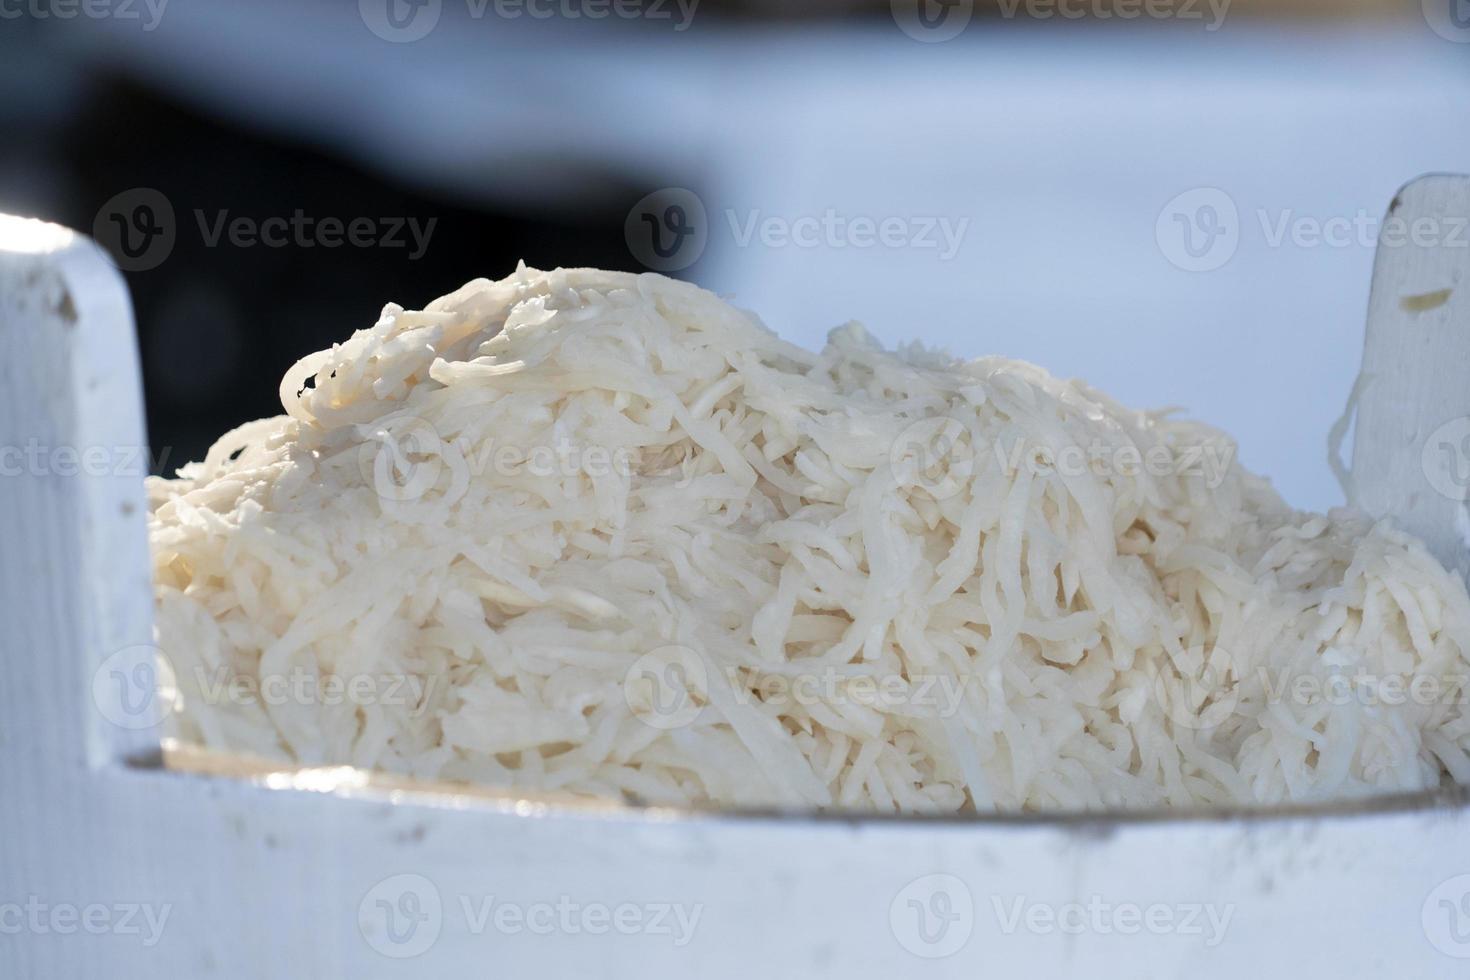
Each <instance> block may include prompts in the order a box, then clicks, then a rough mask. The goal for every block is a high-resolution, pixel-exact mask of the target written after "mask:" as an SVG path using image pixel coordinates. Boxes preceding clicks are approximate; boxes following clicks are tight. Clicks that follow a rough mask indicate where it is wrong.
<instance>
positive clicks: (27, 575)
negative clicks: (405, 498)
mask: <svg viewBox="0 0 1470 980" xmlns="http://www.w3.org/2000/svg"><path fill="white" fill-rule="evenodd" d="M3 227H4V225H3V224H0V228H3ZM11 230H12V231H13V230H14V229H11ZM0 241H3V242H6V243H7V244H6V245H5V246H4V247H0V447H5V446H15V445H23V444H24V443H25V442H26V441H28V440H32V439H35V440H39V441H41V442H43V443H46V444H48V445H51V446H67V445H70V446H78V447H84V446H92V445H103V446H118V445H121V446H127V445H131V444H133V443H135V442H136V443H141V437H142V427H141V415H140V413H139V411H138V403H139V398H138V380H137V371H136V363H135V356H134V353H133V349H132V338H131V331H130V322H129V317H128V314H127V306H126V301H125V296H124V293H123V289H122V286H121V283H120V282H119V280H118V279H117V277H116V275H115V274H114V273H113V272H112V271H111V270H110V268H109V267H108V266H107V264H106V262H105V260H104V259H103V258H102V257H101V256H100V254H99V253H98V252H97V251H96V250H95V248H94V247H93V246H91V245H90V243H88V242H86V241H85V240H82V239H56V240H55V241H54V243H53V244H52V245H50V246H46V245H45V241H46V240H45V238H44V236H40V235H39V233H37V234H34V235H33V236H32V238H31V239H29V240H25V241H18V240H17V238H16V236H14V235H12V236H11V238H9V239H4V238H0ZM68 299H69V300H70V302H68ZM138 494H139V487H138V481H137V480H136V479H134V478H133V477H131V476H126V475H121V474H103V475H102V476H97V477H92V476H86V477H76V476H64V475H61V474H58V473H55V472H43V473H39V474H22V475H18V476H14V475H13V476H8V477H7V476H0V614H3V617H4V619H3V622H4V624H5V629H4V630H3V631H0V666H3V673H0V978H4V980H12V978H14V980H70V978H74V977H75V978H81V977H102V976H105V977H108V978H115V980H143V978H150V980H152V978H157V977H160V976H164V977H188V978H196V977H197V978H209V977H222V978H240V980H254V978H261V977H270V978H273V980H274V978H291V977H303V978H311V980H328V978H338V977H343V978H345V977H351V978H354V980H358V978H375V977H404V978H425V977H433V978H435V980H440V978H443V980H454V978H460V977H464V978H470V977H473V978H486V977H499V976H505V977H517V976H547V977H578V978H580V977H640V978H642V977H652V976H698V977H711V978H726V977H729V978H735V977H739V978H742V980H746V978H749V977H750V976H773V977H777V976H779V977H785V976H793V977H825V976H831V977H843V978H859V977H885V978H886V977H895V976H902V977H908V976H920V975H922V976H934V977H967V978H969V977H975V976H992V977H1011V976H1028V975H1035V976H1069V975H1080V974H1081V973H1082V972H1083V971H1086V974H1087V975H1089V976H1098V977H1130V978H1131V977H1173V976H1181V975H1188V976H1190V977H1193V978H1199V980H1210V978H1217V977H1218V978H1224V977H1231V978H1235V977H1239V976H1242V975H1245V976H1260V975H1263V974H1264V975H1266V976H1338V977H1344V978H1355V977H1364V978H1366V977H1380V976H1384V975H1395V976H1406V977H1408V976H1412V977H1415V978H1416V980H1419V978H1428V980H1434V978H1440V977H1444V978H1449V977H1458V976H1463V966H1464V960H1463V959H1457V958H1456V957H1458V956H1460V955H1462V954H1465V955H1470V942H1463V943H1462V942H1460V941H1459V940H1456V939H1455V935H1456V934H1454V933H1452V932H1448V931H1447V929H1446V927H1445V925H1444V923H1445V921H1452V920H1444V919H1443V916H1444V914H1445V911H1446V910H1445V908H1443V907H1442V903H1444V902H1446V901H1448V902H1449V903H1450V904H1449V911H1450V912H1454V910H1455V907H1456V906H1455V902H1457V901H1459V900H1460V898H1461V895H1462V892H1461V889H1462V888H1463V890H1464V893H1465V894H1467V895H1470V879H1465V883H1464V884H1462V883H1461V881H1460V877H1459V876H1462V875H1470V814H1467V811H1466V809H1465V807H1464V806H1463V800H1460V799H1458V798H1457V799H1456V800H1455V801H1452V802H1453V803H1454V805H1440V806H1423V805H1419V806H1415V807H1406V806H1404V805H1402V804H1399V805H1394V804H1385V805H1375V806H1374V807H1372V808H1367V809H1365V808H1363V807H1358V806H1352V805H1348V806H1342V807H1336V808H1332V809H1331V810H1330V811H1327V812H1326V813H1325V814H1324V813H1319V814H1316V815H1312V814H1295V815H1278V816H1272V817H1256V818H1252V819H1249V820H1245V819H1238V818H1228V817H1217V818H1212V819H1204V820H1183V819H1170V820H1124V821H1102V820H1088V821H1047V820H1010V821H1007V820H990V821H977V822H969V823H966V822H954V823H934V824H930V823H921V822H912V821H904V822H883V821H845V820H825V821H812V820H805V819H746V818H714V817H694V818H677V819H670V818H668V817H667V816H664V815H660V814H656V813H654V814H645V813H628V814H623V815H621V816H593V815H587V814H584V813H578V812H569V811H556V810H545V809H538V808H536V807H530V806H527V807H522V808H514V807H513V808H509V809H506V808H492V807H486V806H482V805H478V804H476V803H475V802H473V801H469V800H466V799H463V798H459V797H454V796H444V797H442V798H440V799H439V800H438V801H437V802H435V803H432V804H430V803H426V802H423V801H420V800H409V799H403V798H395V797H393V796H391V795H388V796H374V795H372V794H362V793H358V794H352V793H348V792H346V791H337V790H334V791H332V792H324V791H307V790H305V789H303V788H301V787H302V786H303V785H308V784H311V782H312V781H311V780H307V779H304V778H301V779H298V780H297V781H296V782H295V783H290V781H289V780H284V779H283V780H279V781H273V780H272V779H270V778H267V779H265V780H264V781H247V780H243V779H228V778H206V777H203V776H197V775H185V774H181V773H178V772H171V771H164V770H161V769H156V768H147V767H141V768H140V767H137V766H129V765H126V764H124V762H123V761H122V760H123V759H125V758H129V757H132V756H135V755H136V754H137V752H138V750H139V749H141V748H145V747H146V746H147V745H148V744H149V743H150V740H151V739H152V737H153V736H152V734H151V733H131V734H122V733H117V732H114V731H112V730H111V729H112V728H114V727H116V726H111V725H110V723H109V722H108V720H107V717H106V716H107V714H109V713H110V712H109V711H104V710H102V709H101V708H99V707H98V705H97V704H95V703H94V699H93V697H92V694H91V677H90V674H91V673H92V672H93V671H94V670H95V669H96V665H97V664H99V663H102V662H103V661H104V659H105V658H106V657H107V656H108V655H109V654H110V653H111V652H112V651H113V650H114V649H115V648H117V647H119V646H122V647H124V648H126V647H127V646H128V645H131V644H135V643H137V642H138V641H139V639H140V637H143V636H144V634H145V632H146V624H147V619H148V614H149V599H148V596H147V590H146V587H144V586H146V577H147V563H146V561H144V560H143V555H142V553H141V551H140V546H141V542H142V533H143V528H142V523H141V521H142V512H141V510H140V509H137V508H136V507H135V509H133V510H131V511H130V510H129V509H128V508H127V507H126V506H124V505H125V504H126V503H128V502H133V503H134V504H135V505H136V504H137V502H138ZM140 579H141V580H142V582H143V583H144V586H140ZM104 706H105V705H104ZM89 745H90V746H95V747H96V748H95V750H93V751H89V749H88V747H89ZM277 782H280V783H282V784H283V785H280V786H277ZM273 787H274V788H273ZM936 873H942V874H945V875H949V876H952V878H951V879H945V881H947V882H949V884H946V885H944V887H945V888H947V889H948V891H946V892H944V895H945V897H946V898H947V899H948V900H949V904H945V903H944V902H939V901H937V898H938V894H937V893H934V892H932V891H926V890H925V887H926V886H925V884H924V882H923V881H920V882H919V884H918V885H914V884H912V883H914V882H915V880H916V879H921V878H923V876H927V875H931V874H936ZM402 875H412V876H418V877H415V878H411V879H403V878H400V877H398V876H402ZM956 880H957V881H959V882H961V883H962V888H961V887H959V886H955V885H954V884H953V882H954V881H956ZM405 883H408V884H409V885H411V886H412V887H411V888H408V889H407V890H405V888H404V887H403V886H404V884H405ZM415 889H416V890H415ZM966 896H968V898H969V899H970V911H969V913H968V914H964V913H963V911H962V909H963V906H964V902H963V901H962V899H964V898H965V897H966ZM414 897H417V898H420V899H426V898H432V897H437V898H438V900H439V911H438V912H437V913H434V912H433V911H432V910H431V909H429V908H428V906H426V905H424V904H420V905H418V906H417V907H415V906H413V905H412V904H411V903H407V902H406V898H414ZM380 899H381V900H383V901H385V902H386V905H384V906H380V905H378V904H377V902H378V901H379V900H380ZM910 899H916V900H918V905H917V907H916V906H912V905H909V904H908V902H909V900H910ZM487 900H491V901H493V902H495V903H496V904H501V903H508V904H510V905H511V906H513V907H515V908H517V909H519V910H520V911H521V912H522V913H523V914H529V913H530V910H532V909H534V908H539V907H542V906H549V907H551V908H553V909H555V908H557V907H558V906H561V905H564V904H571V905H572V906H573V907H575V908H578V909H587V908H589V907H591V906H594V905H595V906H601V907H605V908H607V909H609V910H612V909H615V908H617V907H618V906H619V905H623V904H625V903H629V904H631V905H634V906H637V907H638V908H640V909H643V908H646V907H649V906H651V905H654V904H658V903H679V904H681V905H683V906H684V907H685V909H686V911H687V912H689V913H692V911H693V909H694V908H695V907H698V908H699V910H700V913H699V914H700V918H699V921H698V925H697V928H696V929H695V931H694V934H693V937H692V939H691V941H689V942H688V943H686V944H684V945H677V944H676V943H675V941H674V937H672V936H670V935H666V934H662V933H655V932H652V931H648V930H644V931H640V932H637V933H635V934H631V935H620V934H618V933H617V932H616V931H607V932H603V933H600V934H599V933H594V932H592V931H590V930H589V929H587V928H583V927H582V925H581V922H582V920H580V918H577V919H574V920H573V921H574V924H573V926H571V927H568V926H566V925H563V924H562V922H563V921H564V920H561V919H560V917H559V913H558V919H557V923H556V924H555V925H554V926H553V928H552V929H551V931H550V933H548V934H543V933H542V932H541V930H540V929H532V928H531V927H530V926H529V925H524V924H523V925H522V926H521V927H519V928H513V927H511V926H508V925H505V926H502V927H497V925H496V922H497V920H496V919H495V918H494V916H493V909H494V907H495V906H491V909H492V916H491V918H490V919H488V920H485V921H484V923H483V924H482V923H481V920H480V914H481V913H482V912H483V911H484V909H485V905H484V903H485V902H486V901H487ZM1072 902H1076V903H1080V904H1081V905H1083V906H1088V905H1089V904H1090V903H1097V902H1101V903H1103V904H1105V905H1108V906H1110V907H1118V906H1121V905H1133V906H1137V907H1139V908H1140V909H1143V908H1148V907H1150V906H1153V905H1160V906H1164V907H1165V908H1167V909H1168V910H1172V911H1171V914H1173V915H1175V916H1179V917H1182V916H1183V915H1185V914H1189V913H1188V910H1189V909H1191V908H1192V909H1194V910H1195V917H1194V918H1191V920H1190V922H1191V926H1190V928H1191V929H1195V930H1198V929H1201V928H1205V927H1203V926H1201V924H1200V922H1201V920H1200V919H1199V918H1198V914H1199V912H1200V906H1202V905H1203V904H1204V903H1213V905H1214V906H1215V908H1216V911H1217V912H1218V913H1220V914H1228V916H1229V924H1228V927H1227V929H1226V931H1225V933H1224V935H1223V937H1222V938H1221V941H1219V942H1217V943H1214V944H1210V943H1209V939H1210V938H1211V937H1210V936H1209V934H1208V933H1206V932H1199V931H1194V932H1187V931H1183V926H1182V924H1180V928H1177V929H1173V930H1169V931H1162V932H1158V931H1153V930H1150V929H1147V928H1141V927H1136V928H1135V929H1134V930H1133V931H1131V932H1125V931H1119V930H1116V929H1112V930H1099V929H1097V928H1087V929H1084V930H1083V931H1082V932H1080V933H1075V934H1074V933H1073V932H1072V931H1070V930H1068V931H1063V930H1062V929H1061V928H1059V927H1057V926H1056V925H1053V926H1051V927H1050V928H1037V927H1028V926H1027V925H1026V924H1025V923H1026V922H1028V921H1035V920H1033V919H1030V918H1023V919H1022V920H1021V922H1020V924H1019V925H1017V926H1014V927H1010V928H1008V926H1007V923H1008V922H1010V921H1011V920H1010V916H1011V914H1012V910H1014V909H1016V908H1018V907H1019V908H1021V909H1022V910H1023V913H1025V912H1026V910H1030V909H1033V908H1040V909H1042V910H1043V913H1045V912H1046V911H1048V910H1049V911H1050V913H1051V914H1052V915H1053V916H1054V915H1056V914H1057V913H1058V911H1059V910H1061V909H1063V908H1065V906H1066V903H1072ZM956 903H959V904H956ZM1017 903H1019V905H1018V904H1017ZM91 904H100V905H103V906H106V907H107V908H108V910H109V914H110V915H113V919H112V925H111V927H109V928H108V929H107V930H105V931H104V932H103V933H102V934H98V935H89V934H87V933H86V932H85V931H80V930H77V928H76V925H75V923H73V925H72V930H73V931H72V932H70V933H69V934H64V933H63V932H61V931H60V927H58V926H57V925H56V920H54V919H51V918H49V917H48V916H49V913H51V912H55V911H56V910H57V909H60V908H66V907H70V908H72V909H75V910H78V911H80V910H81V909H82V908H84V907H86V906H88V905H91ZM138 905H141V906H146V907H148V908H150V909H151V910H152V911H153V912H154V914H155V915H159V914H162V913H163V911H164V910H165V909H167V911H168V918H167V921H166V924H165V926H164V928H163V930H162V933H161V935H160V936H159V938H158V941H157V942H156V943H154V944H151V945H150V944H148V943H147V941H146V940H147V939H148V938H149V937H148V936H147V935H140V934H137V933H134V932H130V931H124V930H123V929H121V928H117V926H118V925H119V923H118V922H117V918H116V917H117V916H119V915H122V914H124V913H123V911H122V909H125V908H126V907H128V906H138ZM27 906H31V907H34V908H36V909H39V910H40V912H39V913H38V914H39V915H40V916H41V918H40V919H38V920H32V919H30V918H29V916H30V912H29V910H28V909H27ZM114 907H118V908H114ZM1304 910H1306V914H1304ZM17 911H18V912H20V913H22V914H23V915H24V916H26V917H27V918H25V919H22V920H17V918H16V916H15V915H14V914H13V913H14V912H17ZM415 911H417V912H418V913H419V914H421V915H424V916H427V918H421V919H417V920H414V921H416V922H417V923H418V925H417V927H416V928H417V929H418V930H422V931H414V932H410V929H409V925H410V919H409V916H408V913H412V912H415ZM917 912H926V913H934V917H933V918H932V920H930V921H928V924H929V925H930V926H931V928H935V929H937V927H938V925H939V923H940V921H941V919H940V918H939V914H940V913H944V914H945V915H946V916H947V917H948V918H946V919H945V921H948V922H949V923H950V926H949V928H950V929H951V930H958V932H953V931H952V932H950V933H946V935H957V936H959V938H961V939H963V940H964V942H963V943H962V944H960V945H959V948H958V949H957V950H956V951H955V952H954V953H953V955H951V956H948V957H946V958H941V959H927V958H923V957H921V956H919V955H916V952H917V953H924V952H931V951H933V947H931V946H928V945H925V943H924V939H923V937H922V936H920V935H919V933H918V930H917V922H918V920H917V919H916V917H915V915H916V913H917ZM388 914H392V915H393V916H394V917H395V921H396V923H397V924H398V925H399V926H400V927H402V930H403V931H402V932H401V933H400V938H402V939H404V940H405V943H406V945H405V944H395V943H394V942H392V941H391V940H387V939H385V933H384V932H383V927H384V926H385V924H386V923H387V919H386V918H384V916H386V915H388ZM650 914H651V913H650ZM1042 918H1043V919H1044V918H1045V915H1044V914H1043V917H1042ZM364 919H365V920H366V923H365V924H366V926H367V928H364V922H363V921H362V920H364ZM17 921H21V922H22V928H20V929H19V930H16V929H14V928H13V927H14V926H15V924H16V922H17ZM505 921H510V920H505ZM38 922H39V925H37V923H38ZM130 925H131V926H135V927H136V926H140V925H142V922H141V920H135V921H133V922H131V923H130ZM931 935H932V933H931ZM428 939H432V942H429V941H427V940H428ZM420 941H422V943H421V944H422V945H423V946H424V948H423V949H422V951H421V952H419V955H417V956H415V957H413V958H398V957H396V956H395V955H390V954H396V953H401V952H404V951H412V950H413V948H414V944H415V943H416V942H420ZM1263 965H1269V966H1263ZM1390 967H1391V969H1390Z"/></svg>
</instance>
